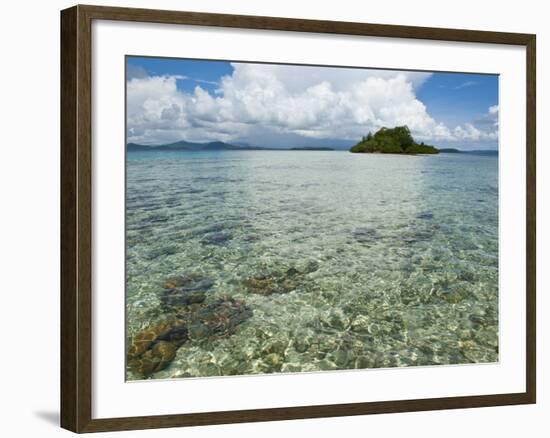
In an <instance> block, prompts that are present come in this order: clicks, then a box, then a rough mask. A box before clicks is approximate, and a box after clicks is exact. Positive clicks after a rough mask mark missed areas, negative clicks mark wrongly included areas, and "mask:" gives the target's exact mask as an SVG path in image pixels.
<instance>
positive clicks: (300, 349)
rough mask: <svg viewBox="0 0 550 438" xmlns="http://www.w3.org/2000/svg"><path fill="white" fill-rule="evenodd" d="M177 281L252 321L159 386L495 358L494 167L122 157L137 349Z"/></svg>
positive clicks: (168, 373)
mask: <svg viewBox="0 0 550 438" xmlns="http://www.w3.org/2000/svg"><path fill="white" fill-rule="evenodd" d="M212 236H214V239H211V238H209V237H212ZM216 236H217V237H218V239H217V240H216ZM220 236H221V237H220ZM289 269H290V270H293V271H291V272H294V274H293V277H292V282H291V287H289V288H287V289H285V290H284V291H283V293H273V294H271V295H262V294H257V293H252V292H253V291H251V290H250V288H247V287H246V285H247V279H250V278H254V277H258V278H265V276H266V275H267V276H268V277H269V276H277V278H281V279H284V277H285V275H288V274H287V273H288V272H289ZM181 273H199V274H201V275H202V276H203V277H204V278H208V279H211V280H212V281H213V282H214V284H213V286H212V287H211V288H210V289H209V290H208V291H207V294H206V296H207V298H206V302H205V304H208V303H209V302H213V301H214V300H216V298H219V297H228V296H229V297H234V298H237V299H240V300H243V301H244V302H246V304H247V305H248V306H249V307H250V308H251V309H252V311H253V316H252V317H251V318H249V319H248V320H246V321H245V322H243V323H242V324H240V325H239V326H238V327H237V328H236V330H235V333H233V334H232V335H230V336H223V337H218V338H212V339H207V340H203V341H202V342H193V341H188V342H186V343H185V344H183V345H182V346H181V347H180V348H179V349H178V350H177V353H176V357H175V359H174V360H173V362H171V363H170V365H169V366H168V367H167V368H165V369H164V370H161V371H158V372H156V373H154V374H153V375H152V376H151V378H177V377H191V376H192V377H199V376H212V375H234V374H256V373H272V372H300V371H319V370H331V369H351V368H378V367H401V366H424V365H439V364H442V365H443V364H465V363H482V362H495V361H498V157H497V156H478V155H470V154H460V155H457V154H440V155H437V156H399V155H372V154H350V153H348V152H312V151H288V152H287V151H273V152H268V151H246V152H244V151H243V152H241V151H238V152H234V151H221V152H191V153H182V152H152V153H151V152H148V153H142V152H131V153H128V157H127V321H128V333H127V334H128V342H131V340H132V337H133V336H134V335H135V334H136V333H137V332H139V330H141V329H143V328H144V327H146V326H148V325H149V324H151V323H154V322H155V321H158V320H162V318H163V317H165V316H166V315H164V313H165V310H163V308H162V306H161V305H160V297H161V295H162V293H163V288H162V284H163V282H164V281H165V279H167V278H169V277H172V276H174V275H178V274H181ZM262 275H263V276H264V277H262ZM288 289H291V290H288ZM127 377H128V379H140V378H143V377H142V376H139V375H136V374H134V373H132V372H131V371H128V376H127Z"/></svg>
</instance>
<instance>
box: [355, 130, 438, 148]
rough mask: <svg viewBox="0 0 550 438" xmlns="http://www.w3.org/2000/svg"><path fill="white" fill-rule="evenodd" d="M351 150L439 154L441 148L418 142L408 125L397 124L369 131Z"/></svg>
mask: <svg viewBox="0 0 550 438" xmlns="http://www.w3.org/2000/svg"><path fill="white" fill-rule="evenodd" d="M350 152H354V153H381V154H411V155H414V154H437V153H439V150H438V149H437V148H436V147H434V146H430V145H426V144H424V142H422V143H416V142H415V141H414V139H413V137H412V135H411V131H410V130H409V128H408V127H407V126H396V127H395V128H393V129H390V128H380V129H379V130H378V131H377V132H376V133H375V134H374V135H373V134H372V133H370V132H369V133H368V134H367V136H366V137H365V136H364V137H362V138H361V141H360V142H359V143H357V144H356V145H355V146H352V147H351V149H350Z"/></svg>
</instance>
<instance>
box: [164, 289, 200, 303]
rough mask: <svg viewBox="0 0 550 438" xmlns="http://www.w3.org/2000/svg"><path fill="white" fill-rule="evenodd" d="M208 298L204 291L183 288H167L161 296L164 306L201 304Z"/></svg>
mask: <svg viewBox="0 0 550 438" xmlns="http://www.w3.org/2000/svg"><path fill="white" fill-rule="evenodd" d="M204 300H206V294H205V293H204V292H202V291H194V290H185V289H184V288H181V289H165V290H164V291H163V293H162V295H161V297H160V301H161V303H162V305H163V306H164V307H183V306H190V305H191V304H200V303H202V302H204Z"/></svg>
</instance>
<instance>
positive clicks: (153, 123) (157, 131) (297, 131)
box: [127, 63, 498, 144]
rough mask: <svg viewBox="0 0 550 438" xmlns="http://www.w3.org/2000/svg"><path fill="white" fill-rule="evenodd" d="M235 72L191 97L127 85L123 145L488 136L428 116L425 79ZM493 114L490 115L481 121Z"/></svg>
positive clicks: (286, 69) (341, 72)
mask: <svg viewBox="0 0 550 438" xmlns="http://www.w3.org/2000/svg"><path fill="white" fill-rule="evenodd" d="M233 68H234V70H233V72H232V74H231V75H227V76H224V77H222V78H221V80H220V81H219V83H218V84H217V85H218V88H217V90H216V91H215V93H213V94H210V93H208V92H207V91H206V90H204V89H203V88H201V87H200V85H197V86H196V87H195V89H194V90H193V92H184V91H182V90H179V89H178V87H177V80H178V79H182V77H178V76H147V77H137V76H134V77H131V78H129V79H128V81H127V96H128V98H127V114H128V140H129V141H132V142H137V143H144V144H154V143H161V142H167V141H177V140H181V139H185V140H189V141H211V140H224V141H236V140H243V139H247V138H249V137H251V136H254V135H255V134H257V133H258V132H260V131H261V132H262V133H264V138H268V137H269V136H272V137H275V136H281V137H284V136H287V137H289V138H291V137H292V136H301V137H306V138H311V139H328V138H331V139H348V140H356V139H357V138H359V137H360V136H362V135H364V134H365V133H366V132H369V131H375V130H377V129H379V128H380V127H382V126H394V125H403V124H406V125H408V126H409V128H410V129H411V131H412V133H413V135H414V136H415V137H417V138H419V139H422V140H425V141H437V140H449V141H453V140H469V139H476V140H479V139H484V138H485V137H486V136H487V135H488V133H487V126H484V127H483V126H481V124H482V123H481V122H480V126H477V125H475V124H473V123H472V124H466V125H465V126H458V127H456V128H454V129H449V128H448V127H447V126H445V125H444V124H443V123H440V122H437V121H436V120H435V119H434V118H433V117H431V116H430V114H428V111H427V109H426V106H425V105H424V104H423V103H422V102H421V101H420V100H418V99H417V97H416V90H417V88H418V87H419V86H420V85H421V84H422V83H423V82H424V81H425V80H426V79H427V78H428V77H429V76H430V74H429V73H422V72H396V71H389V70H388V71H384V70H364V69H332V68H319V67H303V68H300V69H296V67H293V66H284V65H267V64H266V65H263V64H239V63H237V64H233ZM491 108H493V107H491ZM495 111H496V112H495ZM497 113H498V109H497V110H494V109H490V110H489V111H488V115H487V117H492V116H494V115H495V114H497ZM493 128H494V127H493ZM493 131H495V129H493ZM487 138H489V137H487ZM491 138H492V137H491Z"/></svg>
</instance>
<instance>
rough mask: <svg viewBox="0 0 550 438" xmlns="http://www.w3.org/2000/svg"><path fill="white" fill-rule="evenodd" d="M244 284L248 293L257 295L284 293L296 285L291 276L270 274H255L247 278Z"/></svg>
mask: <svg viewBox="0 0 550 438" xmlns="http://www.w3.org/2000/svg"><path fill="white" fill-rule="evenodd" d="M244 286H245V287H246V288H247V289H248V291H249V292H250V293H253V294H258V295H271V294H276V293H279V294H284V293H288V292H291V291H293V290H294V289H296V287H297V286H298V284H297V282H296V281H295V280H293V279H292V277H284V276H283V277H277V276H274V275H273V274H271V275H257V276H255V277H250V278H247V279H246V280H245V281H244Z"/></svg>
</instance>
